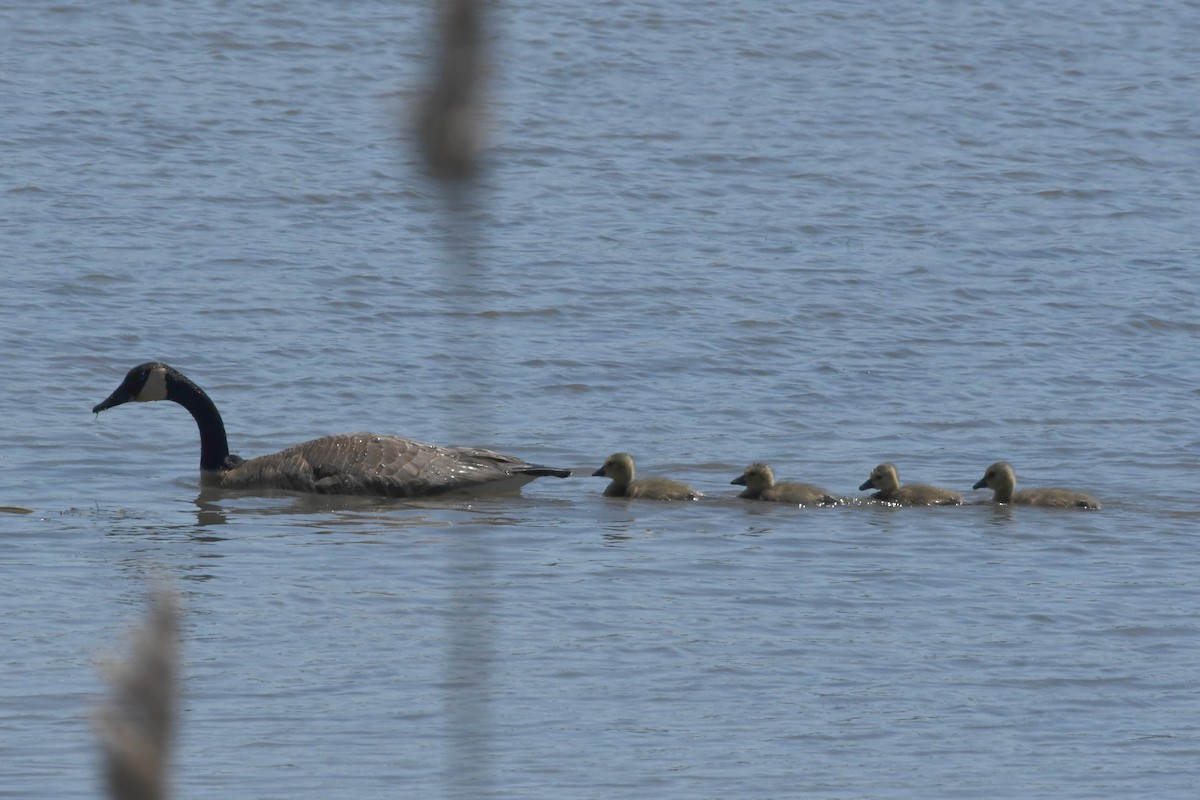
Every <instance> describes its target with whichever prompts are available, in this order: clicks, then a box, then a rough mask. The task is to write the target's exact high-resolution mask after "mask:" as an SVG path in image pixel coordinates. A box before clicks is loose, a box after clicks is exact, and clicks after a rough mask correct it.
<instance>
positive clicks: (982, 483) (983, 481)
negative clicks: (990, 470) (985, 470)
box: [971, 476, 987, 489]
mask: <svg viewBox="0 0 1200 800" xmlns="http://www.w3.org/2000/svg"><path fill="white" fill-rule="evenodd" d="M986 487H987V477H986V476H985V477H983V478H980V479H979V480H977V481H975V485H974V486H972V487H971V488H972V489H983V488H986Z"/></svg>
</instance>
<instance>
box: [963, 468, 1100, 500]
mask: <svg viewBox="0 0 1200 800" xmlns="http://www.w3.org/2000/svg"><path fill="white" fill-rule="evenodd" d="M984 487H987V488H988V489H991V490H992V502H993V503H1015V504H1018V505H1025V506H1043V507H1044V508H1099V507H1100V504H1099V503H1098V502H1096V500H1095V498H1093V497H1092V496H1091V495H1088V494H1084V493H1083V492H1077V491H1074V490H1073V489H1058V488H1054V487H1046V488H1042V489H1022V490H1020V491H1016V488H1017V473H1016V472H1014V471H1013V468H1012V467H1011V466H1010V465H1009V464H1008V463H1007V462H1004V461H997V462H996V463H995V464H992V465H991V466H990V467H988V468H987V471H986V472H984V473H983V477H982V478H980V479H979V480H978V481H977V482H976V483H975V485H974V486H972V487H971V488H972V489H983V488H984Z"/></svg>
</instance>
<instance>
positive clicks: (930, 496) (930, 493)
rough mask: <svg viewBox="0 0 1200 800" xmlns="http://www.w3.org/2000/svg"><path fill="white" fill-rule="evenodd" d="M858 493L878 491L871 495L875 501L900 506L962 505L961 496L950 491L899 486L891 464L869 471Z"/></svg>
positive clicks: (898, 479)
mask: <svg viewBox="0 0 1200 800" xmlns="http://www.w3.org/2000/svg"><path fill="white" fill-rule="evenodd" d="M858 489H859V491H860V492H865V491H866V490H868V489H878V490H879V491H877V492H876V493H875V494H873V495H871V497H873V498H874V499H876V500H882V501H884V502H885V503H894V504H895V505H901V506H956V505H959V504H961V503H962V495H961V494H959V493H958V492H956V491H954V490H952V489H943V488H941V487H940V486H930V485H929V484H927V483H910V484H907V485H903V486H902V485H901V484H900V473H899V472H897V471H896V467H895V465H893V464H888V463H884V464H880V465H878V466H877V467H875V469H873V470H871V477H869V478H867V479H866V481H864V482H863V484H862V485H861V486H859V487H858Z"/></svg>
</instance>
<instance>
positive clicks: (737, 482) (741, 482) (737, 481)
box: [729, 475, 746, 486]
mask: <svg viewBox="0 0 1200 800" xmlns="http://www.w3.org/2000/svg"><path fill="white" fill-rule="evenodd" d="M729 483H730V485H732V486H745V485H746V476H745V475H738V476H737V477H736V478H734V479H733V480H731V481H730V482H729Z"/></svg>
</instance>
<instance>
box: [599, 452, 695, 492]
mask: <svg viewBox="0 0 1200 800" xmlns="http://www.w3.org/2000/svg"><path fill="white" fill-rule="evenodd" d="M592 475H593V476H594V477H601V478H611V479H612V483H610V484H608V488H606V489H605V490H604V496H605V497H629V498H639V499H642V500H695V499H697V498H699V497H701V494H700V492H697V491H696V490H695V489H693V488H692V487H690V486H688V485H687V484H686V483H680V482H679V481H673V480H671V479H670V478H639V479H638V480H634V479H633V457H632V456H630V455H629V453H614V454H613V455H611V456H609V457H608V458H607V459H605V461H604V465H603V466H601V467H600V469H598V470H596V471H595V472H593V473H592Z"/></svg>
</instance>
